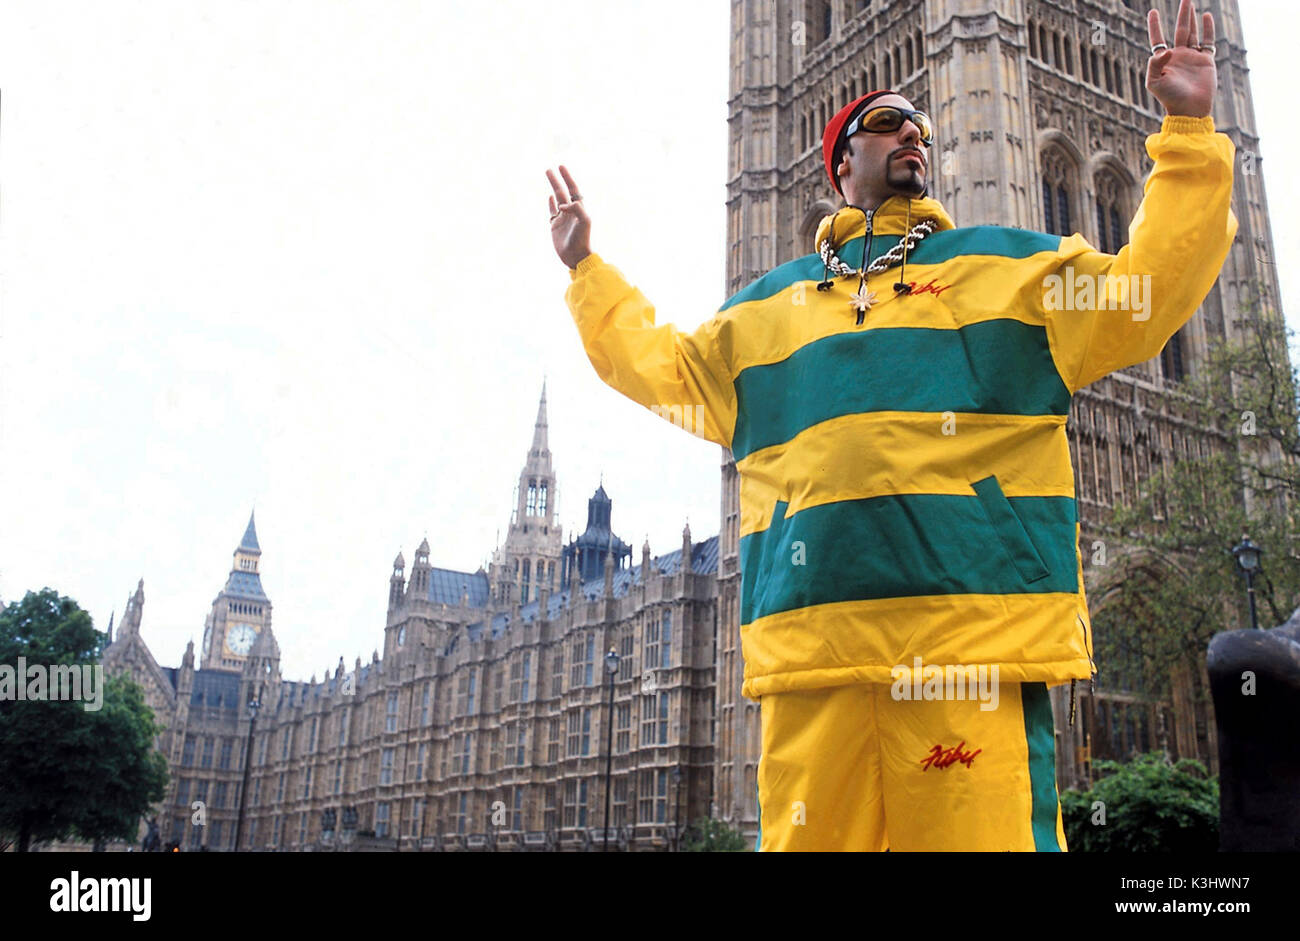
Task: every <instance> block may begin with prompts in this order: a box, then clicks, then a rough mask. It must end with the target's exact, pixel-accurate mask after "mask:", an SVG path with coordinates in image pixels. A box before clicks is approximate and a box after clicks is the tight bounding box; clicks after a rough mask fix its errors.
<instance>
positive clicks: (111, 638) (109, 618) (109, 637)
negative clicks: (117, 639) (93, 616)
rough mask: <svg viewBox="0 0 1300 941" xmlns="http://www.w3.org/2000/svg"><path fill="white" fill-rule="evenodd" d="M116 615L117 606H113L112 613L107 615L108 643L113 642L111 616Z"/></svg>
mask: <svg viewBox="0 0 1300 941" xmlns="http://www.w3.org/2000/svg"><path fill="white" fill-rule="evenodd" d="M116 616H117V608H114V609H113V613H112V614H110V615H109V616H108V642H109V643H110V644H112V643H113V618H115V617H116Z"/></svg>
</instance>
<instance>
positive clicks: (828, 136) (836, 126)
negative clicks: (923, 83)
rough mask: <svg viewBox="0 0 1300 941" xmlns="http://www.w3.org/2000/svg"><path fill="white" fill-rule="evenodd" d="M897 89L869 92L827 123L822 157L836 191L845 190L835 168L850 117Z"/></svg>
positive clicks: (849, 104) (823, 135)
mask: <svg viewBox="0 0 1300 941" xmlns="http://www.w3.org/2000/svg"><path fill="white" fill-rule="evenodd" d="M896 94H898V92H895V91H889V90H885V91H873V92H868V93H867V94H865V95H863V96H862V97H861V98H857V99H854V100H853V101H850V102H849V103H848V104H847V105H845V106H844V107H843V108H841V109H840V110H839V111H837V112H836V113H835V117H833V118H831V120H830V123H828V124H827V125H826V130H825V131H823V132H822V157H823V159H824V160H825V161H826V175H827V176H829V177H830V178H831V186H833V187H835V192H837V193H839V194H840V195H841V196H843V195H844V191H843V190H842V189H840V181H839V177H837V176H836V175H835V168H836V167H837V166H839V163H840V154H841V153H843V151H844V144H845V142H844V141H843V140H842V139H841V138H840V135H841V134H842V133H843V132H844V126H845V125H846V124H848V123H849V119H850V118H852V117H854V116H855V115H856V114H857V113H858V110H859V109H860V108H861V107H862V106H863V105H865V104H866V103H867V102H869V101H873V100H875V99H876V98H880V97H881V96H882V95H896Z"/></svg>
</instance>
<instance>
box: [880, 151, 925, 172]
mask: <svg viewBox="0 0 1300 941" xmlns="http://www.w3.org/2000/svg"><path fill="white" fill-rule="evenodd" d="M908 154H912V155H915V156H916V157H919V158H920V160H921V166H922V167H923V168H926V169H928V168H929V166H930V161H929V159H928V158H927V157H926V156H925V153H924V152H923V151H922V150H921V149H920V148H918V147H900V148H898V150H895V151H894V152H893V153H891V154H890V155H889V158H888V161H887V162H888V163H893V162H894V161H895V160H896V159H898V158H899V157H902V156H905V155H908Z"/></svg>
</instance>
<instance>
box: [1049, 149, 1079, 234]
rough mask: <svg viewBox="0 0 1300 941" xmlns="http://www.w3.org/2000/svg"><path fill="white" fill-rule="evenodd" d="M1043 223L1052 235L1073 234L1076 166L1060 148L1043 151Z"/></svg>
mask: <svg viewBox="0 0 1300 941" xmlns="http://www.w3.org/2000/svg"><path fill="white" fill-rule="evenodd" d="M1042 173H1043V222H1044V227H1045V228H1046V229H1047V232H1048V234H1050V235H1070V234H1072V232H1073V223H1072V219H1071V216H1072V213H1071V212H1070V203H1071V193H1073V192H1074V189H1075V187H1074V179H1075V174H1074V165H1073V163H1072V162H1071V161H1070V159H1069V158H1068V157H1066V155H1065V153H1064V152H1063V151H1062V150H1061V149H1060V148H1059V147H1048V148H1046V149H1045V150H1044V151H1043V171H1042Z"/></svg>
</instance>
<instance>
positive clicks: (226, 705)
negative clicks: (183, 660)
mask: <svg viewBox="0 0 1300 941" xmlns="http://www.w3.org/2000/svg"><path fill="white" fill-rule="evenodd" d="M190 705H191V706H207V707H209V708H221V709H225V710H228V711H230V712H237V711H238V710H239V674H238V673H231V672H229V671H227V670H195V671H194V688H193V690H192V691H191V692H190Z"/></svg>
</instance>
